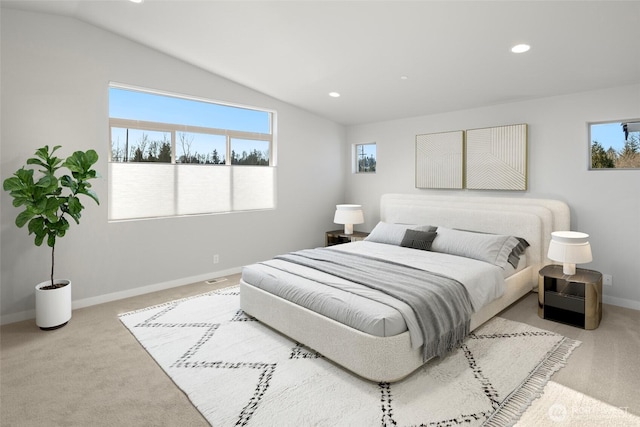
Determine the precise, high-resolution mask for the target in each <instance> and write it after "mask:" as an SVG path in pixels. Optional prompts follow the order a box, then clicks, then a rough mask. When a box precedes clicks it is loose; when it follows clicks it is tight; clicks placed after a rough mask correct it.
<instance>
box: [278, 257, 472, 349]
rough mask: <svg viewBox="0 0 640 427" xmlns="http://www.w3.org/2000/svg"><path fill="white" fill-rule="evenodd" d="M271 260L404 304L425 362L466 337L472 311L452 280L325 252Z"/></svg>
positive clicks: (378, 262)
mask: <svg viewBox="0 0 640 427" xmlns="http://www.w3.org/2000/svg"><path fill="white" fill-rule="evenodd" d="M275 258H276V259H280V260H284V261H288V262H292V263H296V264H300V265H304V266H306V267H310V268H313V269H316V270H319V271H322V272H325V273H329V274H332V275H334V276H337V277H341V278H343V279H346V280H349V281H352V282H355V283H359V284H361V285H364V286H368V287H370V288H373V289H376V290H379V291H381V292H384V293H386V294H387V295H390V296H392V297H394V298H397V299H399V300H400V301H402V302H404V303H406V304H407V305H408V306H409V307H411V309H412V310H413V311H414V313H415V315H416V318H417V321H418V325H419V327H420V331H421V333H422V336H423V339H424V347H423V349H424V350H423V360H425V361H426V360H428V359H431V358H432V357H433V356H443V355H445V354H447V353H448V352H449V351H451V350H452V349H454V348H455V347H457V346H458V345H459V344H460V343H461V342H462V341H463V340H464V338H465V337H466V336H467V334H468V333H469V324H470V319H471V313H472V311H473V309H472V306H471V301H470V299H469V295H468V293H467V290H466V289H465V288H464V286H463V285H462V284H461V283H460V282H458V281H456V280H454V279H452V278H450V277H445V276H442V275H438V274H435V273H431V272H428V271H424V270H420V269H417V268H413V267H409V266H406V265H403V264H398V263H394V262H390V261H385V260H381V259H377V258H372V257H367V256H363V255H357V254H351V253H345V252H339V251H338V250H335V249H333V250H332V249H326V248H316V249H305V250H301V251H297V252H292V253H289V254H286V255H280V256H277V257H275Z"/></svg>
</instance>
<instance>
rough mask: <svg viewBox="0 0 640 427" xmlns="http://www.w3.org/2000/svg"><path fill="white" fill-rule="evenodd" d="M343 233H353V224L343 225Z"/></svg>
mask: <svg viewBox="0 0 640 427" xmlns="http://www.w3.org/2000/svg"><path fill="white" fill-rule="evenodd" d="M344 234H353V224H345V225H344Z"/></svg>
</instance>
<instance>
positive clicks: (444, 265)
mask: <svg viewBox="0 0 640 427" xmlns="http://www.w3.org/2000/svg"><path fill="white" fill-rule="evenodd" d="M330 249H333V250H337V251H343V252H350V253H358V254H362V255H368V256H373V257H376V258H381V259H386V260H389V261H394V262H397V263H400V264H405V265H409V266H411V267H414V268H419V269H421V270H426V271H431V272H433V273H438V274H442V275H444V276H448V277H451V278H452V279H455V280H457V281H458V282H460V283H462V284H463V285H464V287H465V288H466V289H467V291H468V292H469V297H470V298H471V304H472V305H473V311H474V312H476V311H478V310H479V309H480V308H482V307H483V306H484V305H486V304H488V303H490V302H491V301H493V300H494V299H496V298H499V297H501V296H502V294H503V293H504V277H503V270H502V269H501V268H500V267H498V266H495V265H493V264H489V263H487V262H483V261H477V260H475V259H471V258H463V257H458V256H453V255H448V254H443V253H439V252H430V251H421V250H417V249H411V248H404V247H402V246H395V245H386V244H384V243H374V242H367V241H358V242H352V243H350V244H343V245H335V246H331V247H330Z"/></svg>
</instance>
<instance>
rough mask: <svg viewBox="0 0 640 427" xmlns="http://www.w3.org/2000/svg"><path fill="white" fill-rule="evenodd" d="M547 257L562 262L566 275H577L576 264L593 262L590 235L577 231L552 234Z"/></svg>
mask: <svg viewBox="0 0 640 427" xmlns="http://www.w3.org/2000/svg"><path fill="white" fill-rule="evenodd" d="M547 257H548V258H549V259H550V260H553V261H558V262H561V263H562V265H563V269H562V271H563V273H564V274H568V275H574V274H576V264H582V263H585V262H591V261H592V260H593V257H592V255H591V245H590V244H589V235H588V234H586V233H580V232H577V231H554V232H553V233H551V242H549V252H548V253H547Z"/></svg>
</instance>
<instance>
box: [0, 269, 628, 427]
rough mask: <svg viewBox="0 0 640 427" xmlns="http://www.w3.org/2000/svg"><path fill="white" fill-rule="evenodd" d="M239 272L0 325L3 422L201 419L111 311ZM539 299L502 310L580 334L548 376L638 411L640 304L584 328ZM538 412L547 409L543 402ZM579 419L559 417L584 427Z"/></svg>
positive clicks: (613, 310) (171, 422)
mask: <svg viewBox="0 0 640 427" xmlns="http://www.w3.org/2000/svg"><path fill="white" fill-rule="evenodd" d="M238 280H239V276H238V275H235V276H231V277H229V278H228V281H226V282H223V283H221V284H218V285H208V284H206V283H197V284H193V285H189V286H183V287H180V288H174V289H169V290H166V291H162V292H156V293H153V294H149V295H144V296H139V297H134V298H128V299H124V300H120V301H114V302H112V303H108V304H102V305H99V306H94V307H89V308H86V309H81V310H76V311H74V313H73V318H72V319H71V321H70V322H69V324H68V325H67V326H65V327H64V328H62V329H60V330H57V331H51V332H42V331H40V330H39V329H38V328H37V327H36V326H35V323H34V321H32V320H31V321H25V322H18V323H14V324H10V325H5V326H2V327H1V328H0V425H2V426H44V425H46V426H87V425H92V426H123V425H127V426H148V425H154V426H176V425H180V426H206V425H208V423H207V422H206V421H205V420H204V418H203V417H202V416H201V415H200V413H199V412H198V411H197V410H196V409H195V408H194V407H193V405H192V404H191V403H190V402H189V400H188V399H187V398H186V396H185V395H184V394H183V393H182V392H181V391H180V390H179V389H178V388H177V387H176V386H175V385H174V384H173V382H172V381H171V379H170V378H169V377H167V375H166V374H165V373H164V372H163V371H162V369H161V368H160V367H159V366H158V365H157V364H156V363H155V362H154V361H153V359H151V357H150V356H149V355H148V353H147V352H146V351H145V350H144V349H143V348H142V347H141V346H140V345H139V344H138V342H137V341H136V340H135V338H134V337H133V336H131V334H130V333H129V332H128V331H127V330H126V329H125V328H123V327H122V324H121V322H120V320H119V319H118V315H119V314H121V313H125V312H129V311H133V310H137V309H140V308H144V307H148V306H150V305H154V304H160V303H163V302H166V301H169V300H173V299H178V298H183V297H186V296H190V295H196V294H201V293H203V292H207V291H210V290H212V289H218V288H221V287H224V286H229V285H234V284H237V283H238ZM536 297H537V295H536V294H531V295H529V296H527V297H525V298H523V299H522V300H520V301H519V302H518V303H516V304H514V305H513V306H512V307H510V308H509V309H508V310H506V311H505V312H503V313H502V314H501V316H502V317H505V318H507V319H511V320H516V321H520V322H524V323H528V324H531V325H532V326H535V327H538V328H541V329H547V330H551V331H554V332H557V333H560V334H562V335H564V336H567V337H570V338H573V339H576V340H579V341H581V342H582V345H581V346H580V347H578V348H577V349H576V350H575V351H574V353H573V354H572V356H571V358H570V361H569V363H568V364H567V366H565V367H564V368H563V369H562V370H560V371H559V372H558V373H556V374H555V375H554V376H553V377H552V380H553V381H554V382H555V383H557V384H559V385H561V386H563V387H567V388H568V389H570V390H572V391H573V392H576V393H577V395H578V396H580V394H579V393H584V394H585V395H586V397H591V398H595V399H597V400H598V401H601V402H603V403H605V404H608V405H611V406H613V407H627V408H628V411H629V413H632V414H635V415H640V399H639V398H638V384H640V364H638V354H640V327H638V325H640V312H638V311H635V310H629V309H623V308H619V307H613V306H605V307H604V310H603V311H604V314H603V319H602V323H601V325H600V327H599V328H598V329H596V330H594V331H584V330H582V329H578V328H573V327H570V326H566V325H561V324H559V323H555V322H550V321H546V320H542V319H539V318H538V316H537V314H536V313H537V311H536V307H537V299H536ZM634 325H635V326H634ZM545 395H546V396H547V397H545ZM545 395H543V397H542V398H541V400H540V401H536V402H539V403H538V404H539V405H541V407H542V408H545V407H546V408H549V407H551V405H552V404H553V403H554V401H555V400H556V398H554V397H553V396H551V395H547V394H546V393H545ZM562 397H565V395H563V396H562ZM536 402H534V405H535V404H536ZM545 402H546V403H545ZM532 408H533V407H532ZM541 413H542V414H544V413H546V412H545V411H544V409H542V412H541ZM525 415H528V414H525ZM538 421H539V419H536V422H535V423H532V424H523V422H526V418H523V421H522V422H521V424H520V425H539V424H538ZM583 421H584V420H582V422H576V423H574V424H556V425H575V426H581V425H585V423H584V422H583ZM586 425H589V424H586Z"/></svg>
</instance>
